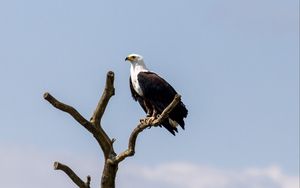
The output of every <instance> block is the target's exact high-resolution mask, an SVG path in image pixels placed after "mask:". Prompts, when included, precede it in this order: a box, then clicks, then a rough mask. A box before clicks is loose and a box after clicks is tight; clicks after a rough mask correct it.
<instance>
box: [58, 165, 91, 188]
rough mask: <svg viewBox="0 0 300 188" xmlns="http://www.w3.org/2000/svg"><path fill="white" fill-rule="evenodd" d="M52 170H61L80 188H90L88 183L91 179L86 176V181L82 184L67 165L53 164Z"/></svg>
mask: <svg viewBox="0 0 300 188" xmlns="http://www.w3.org/2000/svg"><path fill="white" fill-rule="evenodd" d="M54 170H62V171H63V172H64V173H66V174H67V175H68V176H69V178H70V179H71V180H72V181H73V182H74V183H75V184H76V185H77V186H78V187H80V188H90V182H91V177H90V176H87V181H86V182H84V181H82V180H81V179H80V178H79V177H78V176H77V175H76V174H75V172H74V171H73V170H72V169H71V168H70V167H68V166H67V165H64V164H62V163H59V162H54Z"/></svg>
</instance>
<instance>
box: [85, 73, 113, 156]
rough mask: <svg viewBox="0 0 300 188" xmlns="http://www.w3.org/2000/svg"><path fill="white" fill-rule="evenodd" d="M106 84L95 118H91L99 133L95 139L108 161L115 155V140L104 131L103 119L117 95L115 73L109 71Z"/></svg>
mask: <svg viewBox="0 0 300 188" xmlns="http://www.w3.org/2000/svg"><path fill="white" fill-rule="evenodd" d="M105 83H106V84H105V88H104V90H103V93H102V96H101V98H100V100H99V102H98V105H97V107H96V109H95V111H94V114H93V116H92V117H91V123H92V124H93V125H94V127H97V130H98V132H97V134H94V137H95V138H96V140H97V142H98V143H99V145H100V146H101V148H102V151H103V153H104V157H105V159H108V158H109V155H111V154H112V155H115V152H114V150H113V147H112V144H113V140H112V139H110V138H109V136H108V135H107V134H106V132H105V131H104V130H103V129H102V126H101V119H102V116H103V114H104V112H105V109H106V106H107V104H108V101H109V99H110V98H111V97H112V96H113V95H114V94H115V88H114V73H113V72H112V71H109V72H108V73H107V75H106V82H105Z"/></svg>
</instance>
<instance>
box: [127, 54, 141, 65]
mask: <svg viewBox="0 0 300 188" xmlns="http://www.w3.org/2000/svg"><path fill="white" fill-rule="evenodd" d="M125 61H130V63H139V62H142V61H144V59H143V56H141V55H139V54H129V55H128V56H127V57H126V58H125Z"/></svg>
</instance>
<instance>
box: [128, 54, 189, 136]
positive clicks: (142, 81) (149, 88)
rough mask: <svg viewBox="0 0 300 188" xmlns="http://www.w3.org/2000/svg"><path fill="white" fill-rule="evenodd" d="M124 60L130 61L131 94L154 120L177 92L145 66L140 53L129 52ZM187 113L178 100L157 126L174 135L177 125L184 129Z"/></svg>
mask: <svg viewBox="0 0 300 188" xmlns="http://www.w3.org/2000/svg"><path fill="white" fill-rule="evenodd" d="M125 61H129V62H130V63H131V67H130V78H129V85H130V91H131V95H132V97H133V99H134V100H135V101H137V102H138V103H139V104H140V105H141V107H142V108H143V110H144V111H145V112H146V114H147V117H149V119H152V120H154V119H155V118H156V117H158V116H159V115H160V114H161V113H162V112H163V110H164V109H165V108H166V107H167V106H168V105H169V104H170V103H171V102H172V100H173V99H174V97H175V95H176V94H177V92H176V91H175V89H174V88H173V87H172V86H171V85H170V84H169V83H168V82H167V81H166V80H164V79H163V78H162V77H160V76H159V75H158V74H156V73H154V72H152V71H150V70H149V69H148V68H147V67H146V65H145V63H144V59H143V57H142V56H141V55H138V54H130V55H128V56H127V57H126V58H125ZM187 114H188V110H187V109H186V107H185V105H184V104H183V102H182V101H180V102H179V103H178V104H177V105H176V106H175V108H174V109H173V110H172V111H171V112H170V114H169V117H168V118H167V119H166V120H164V121H163V122H162V123H161V125H159V126H160V127H161V126H163V127H165V128H166V129H167V130H168V131H169V132H170V133H172V134H173V135H174V136H175V132H178V129H177V126H178V125H180V127H181V128H182V129H184V125H185V123H184V120H183V119H184V118H186V117H187Z"/></svg>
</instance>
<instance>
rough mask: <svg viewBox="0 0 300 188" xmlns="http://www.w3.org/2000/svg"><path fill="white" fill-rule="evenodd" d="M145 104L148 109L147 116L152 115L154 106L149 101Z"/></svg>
mask: <svg viewBox="0 0 300 188" xmlns="http://www.w3.org/2000/svg"><path fill="white" fill-rule="evenodd" d="M144 105H145V108H146V111H147V117H151V114H152V113H153V110H152V109H153V108H152V106H151V105H150V104H149V103H148V102H147V101H144Z"/></svg>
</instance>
